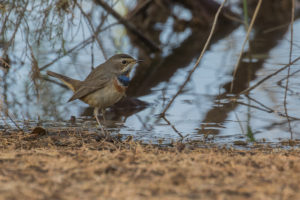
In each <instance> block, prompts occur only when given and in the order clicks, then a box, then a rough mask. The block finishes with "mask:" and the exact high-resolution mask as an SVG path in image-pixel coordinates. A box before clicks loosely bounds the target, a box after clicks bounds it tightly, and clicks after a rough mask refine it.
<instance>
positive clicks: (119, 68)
mask: <svg viewBox="0 0 300 200" xmlns="http://www.w3.org/2000/svg"><path fill="white" fill-rule="evenodd" d="M137 62H138V61H137V60H136V59H134V58H132V57H131V56H129V55H127V54H116V55H114V56H112V57H111V58H109V59H108V60H107V61H106V62H104V63H103V64H101V65H99V66H98V67H96V68H95V69H93V70H92V71H91V73H90V74H89V75H88V76H87V77H86V79H85V80H84V81H80V80H76V79H72V78H69V77H67V76H64V75H61V74H58V73H55V72H52V71H47V74H48V75H49V76H53V77H55V78H58V79H60V80H61V81H62V82H63V83H64V84H65V85H66V86H67V87H68V88H70V89H71V90H72V91H73V92H74V94H73V96H72V97H71V98H70V99H69V101H68V102H70V101H73V100H76V99H79V100H81V101H83V102H85V103H87V104H89V105H90V106H91V107H94V115H95V118H96V120H97V122H98V124H99V125H100V127H101V130H102V132H103V133H105V131H104V128H103V126H102V125H101V123H100V121H99V118H98V112H99V109H101V110H102V113H103V114H104V110H105V108H107V107H109V106H111V105H113V104H115V103H117V102H118V101H119V100H120V99H122V97H124V96H125V92H126V89H127V88H128V84H129V73H130V71H131V70H132V68H133V66H134V65H135V64H136V63H137ZM103 117H104V115H103Z"/></svg>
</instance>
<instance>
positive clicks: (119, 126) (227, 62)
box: [1, 2, 300, 144]
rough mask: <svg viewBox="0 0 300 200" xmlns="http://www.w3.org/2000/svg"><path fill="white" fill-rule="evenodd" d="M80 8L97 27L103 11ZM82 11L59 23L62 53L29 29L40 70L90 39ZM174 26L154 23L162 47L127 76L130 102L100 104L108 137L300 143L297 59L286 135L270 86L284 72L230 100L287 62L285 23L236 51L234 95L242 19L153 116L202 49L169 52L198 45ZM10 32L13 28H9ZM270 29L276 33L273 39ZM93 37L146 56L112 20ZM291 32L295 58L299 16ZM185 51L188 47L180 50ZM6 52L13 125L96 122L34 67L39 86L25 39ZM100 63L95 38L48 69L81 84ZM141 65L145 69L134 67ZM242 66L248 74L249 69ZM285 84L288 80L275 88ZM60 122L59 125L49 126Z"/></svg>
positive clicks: (185, 14)
mask: <svg viewBox="0 0 300 200" xmlns="http://www.w3.org/2000/svg"><path fill="white" fill-rule="evenodd" d="M125 5H127V6H129V8H132V7H134V5H135V4H134V3H128V2H127V4H125ZM82 7H83V9H85V10H87V11H90V10H92V12H93V15H92V16H93V22H94V25H95V26H96V25H98V24H99V22H97V20H96V19H97V17H99V14H97V12H99V13H101V12H103V10H102V9H101V8H100V7H99V6H98V7H92V3H85V4H84V5H82ZM124 8H125V7H124V5H122V4H120V5H119V4H118V5H117V6H116V7H115V9H116V10H117V11H118V12H120V13H122V12H125V10H124ZM175 11H176V12H179V11H180V12H181V13H182V14H181V15H178V16H179V17H181V18H184V19H189V17H190V15H191V14H190V13H189V11H188V10H187V9H183V8H182V7H181V6H178V7H175V8H174V12H175ZM33 16H34V14H33ZM80 16H81V15H80V10H79V9H75V10H74V12H73V22H72V23H70V21H69V19H68V20H65V21H64V32H63V37H64V44H63V47H64V48H65V49H62V42H61V40H60V38H56V37H53V40H47V39H44V40H41V41H40V45H39V46H37V45H36V40H35V38H34V34H32V33H30V34H29V40H30V41H31V42H30V43H31V44H32V52H33V54H34V55H35V59H36V60H37V63H38V66H39V67H40V68H43V66H45V65H47V63H50V62H52V60H53V59H56V58H57V57H58V56H60V55H62V54H63V53H65V52H67V51H68V50H69V49H71V48H73V47H74V46H76V45H77V44H79V43H81V42H82V41H84V40H86V39H87V38H89V36H90V35H91V31H90V28H89V27H88V25H87V23H82V22H84V20H83V19H82V18H80ZM36 20H38V19H36ZM114 22H115V20H114V19H113V18H112V17H108V20H107V21H106V22H105V23H104V27H105V26H108V25H109V24H112V23H114ZM28 23H29V27H33V26H34V24H35V23H37V22H36V21H34V20H32V21H29V22H28ZM282 23H283V22H282ZM173 24H174V19H172V17H169V18H168V20H167V21H166V22H165V23H161V22H160V23H157V24H156V28H157V29H161V33H160V36H159V39H160V43H161V48H162V52H161V53H160V54H159V56H157V55H152V58H153V60H150V61H149V60H147V59H146V60H147V61H146V62H145V63H142V64H141V65H139V66H137V67H136V70H135V71H134V72H133V73H132V74H131V78H132V84H131V85H130V90H129V91H128V96H127V98H126V99H125V100H124V101H122V102H121V103H119V104H118V106H114V107H113V108H111V109H108V110H107V113H106V119H107V120H106V122H103V123H105V126H106V127H107V128H108V129H109V130H110V131H111V132H112V133H121V134H124V135H126V136H127V135H133V136H134V138H136V139H138V140H143V141H152V142H158V141H160V140H161V139H164V142H166V143H168V142H170V141H171V140H178V139H182V137H181V136H183V137H184V139H185V140H203V141H207V142H213V143H218V144H234V142H235V141H250V142H266V143H277V142H281V141H286V140H289V139H294V140H300V132H299V130H300V121H299V119H300V115H299V113H300V107H299V103H300V102H299V101H300V98H299V94H300V93H299V91H300V90H299V89H300V77H299V76H300V73H298V66H299V62H298V63H296V64H295V65H293V66H292V67H291V71H290V74H292V76H291V77H290V79H289V91H288V93H287V94H288V97H287V101H288V104H287V110H288V115H289V116H291V117H293V118H291V120H290V125H291V127H292V133H291V132H290V130H289V126H288V121H287V118H286V117H284V115H285V111H284V106H283V105H284V104H283V101H284V91H285V88H284V86H280V85H278V84H277V82H278V81H279V80H281V79H284V78H285V77H286V74H287V70H285V71H283V72H281V73H280V74H278V75H276V76H274V77H273V78H271V79H269V80H268V81H266V82H264V83H263V84H261V85H260V86H259V87H258V88H256V89H254V90H252V91H251V93H250V94H249V96H250V98H248V97H246V96H244V95H242V96H240V97H239V98H238V99H237V100H236V101H232V100H230V98H231V97H232V96H233V94H237V93H239V92H241V91H242V90H244V89H246V88H247V84H249V85H250V86H252V85H254V84H255V83H257V82H258V81H259V80H261V79H262V78H264V77H265V76H267V75H269V74H271V73H272V72H274V71H276V70H278V69H279V68H281V67H283V66H284V65H285V64H287V63H288V61H289V49H290V29H289V26H288V25H286V26H285V27H284V30H282V28H281V29H280V28H279V30H278V29H275V30H271V29H270V28H268V27H265V30H264V31H265V32H264V31H261V32H260V33H253V34H251V37H250V40H251V42H250V44H251V52H250V51H249V44H248V45H247V46H246V48H245V50H244V51H245V52H247V53H249V52H250V53H251V54H250V53H249V54H250V55H251V56H249V57H247V56H243V59H242V61H241V65H240V68H243V69H246V70H244V71H242V70H240V71H241V73H238V77H237V78H236V79H238V80H237V81H236V82H235V84H236V85H235V90H234V91H233V92H232V93H230V92H229V90H228V84H229V83H230V82H231V81H232V72H233V70H234V66H235V64H236V62H237V59H238V55H239V52H240V50H241V46H242V43H243V41H244V38H245V35H246V31H245V28H244V26H243V25H239V26H238V27H237V28H234V29H233V30H232V31H231V32H230V33H228V34H227V35H226V36H223V37H222V38H221V39H219V38H215V39H214V40H213V41H212V43H211V45H210V46H209V49H208V50H207V51H206V53H205V54H204V57H203V59H202V61H201V63H200V65H199V66H198V68H197V70H196V71H195V72H194V74H193V75H192V78H191V80H190V81H189V82H188V84H187V85H186V87H185V88H184V90H183V92H182V93H181V94H180V95H179V96H178V97H177V98H176V99H175V101H174V103H173V104H172V106H171V107H170V109H169V110H168V111H167V113H166V116H165V118H160V117H159V114H160V113H161V112H162V111H163V109H164V108H165V106H166V105H167V103H168V102H169V101H170V100H171V99H172V97H173V96H174V94H175V93H176V92H177V91H178V88H179V87H180V86H181V85H182V84H183V82H184V81H185V79H186V77H187V75H188V73H189V72H190V70H191V69H192V68H193V65H194V64H195V62H196V59H197V57H198V56H199V54H200V51H201V49H202V48H200V47H199V48H198V50H197V51H196V52H194V54H189V56H190V57H191V59H187V60H188V61H186V55H184V54H182V59H181V58H180V56H179V57H178V55H181V54H176V56H175V57H172V55H175V53H176V51H179V50H183V51H184V50H185V49H184V48H192V47H190V46H189V45H188V42H190V41H192V42H193V43H197V42H199V41H198V40H194V41H193V40H192V39H193V37H194V36H193V34H194V31H193V30H191V29H186V30H185V31H183V32H181V33H175V32H174V31H173V28H172V25H173ZM281 25H282V24H281ZM273 26H274V27H276V26H277V25H273ZM278 26H279V25H278ZM271 27H272V26H271ZM260 28H261V27H260ZM22 30H23V29H22ZM53 31H54V30H53ZM76 31H77V32H76ZM256 31H257V30H256ZM268 31H273V34H271V35H272V36H274V38H272V37H270V36H269V35H268V34H270V33H269V32H268ZM9 33H10V34H12V33H13V30H11V31H10V32H9ZM75 33H76V34H75ZM8 35H9V34H8ZM277 35H280V37H279V36H278V37H276V36H277ZM99 38H100V40H101V42H102V45H103V47H104V50H105V54H106V55H107V56H108V57H110V56H112V55H113V54H115V53H117V52H123V53H128V54H130V55H132V56H134V57H136V58H139V59H143V57H142V55H143V54H142V52H141V49H140V48H137V47H136V46H134V45H132V43H131V36H129V35H128V34H127V32H126V31H125V29H124V27H123V26H121V25H116V26H112V27H111V28H109V29H107V30H106V31H104V32H101V33H100V36H99ZM293 38H294V45H293V55H292V60H293V59H295V58H296V57H297V56H299V55H300V48H299V45H300V41H299V38H300V20H299V19H297V18H296V21H295V23H294V32H293ZM185 43H187V44H185ZM184 45H186V46H184ZM199 45H200V44H199ZM189 50H190V49H186V51H187V52H188V51H189ZM2 51H3V50H2ZM62 52H63V53H62ZM8 55H9V57H10V59H11V61H12V62H11V66H12V67H11V69H10V70H9V71H8V73H7V74H5V73H3V72H1V74H2V77H1V79H2V82H1V88H2V89H1V92H2V94H1V95H2V98H3V105H4V107H6V108H7V110H8V112H9V114H10V116H11V117H12V119H13V120H14V121H15V122H16V123H17V124H18V125H19V126H20V127H27V126H26V124H27V125H28V122H30V123H29V124H30V125H32V126H36V125H42V126H45V127H50V126H59V124H61V126H62V127H65V126H67V127H69V126H75V127H84V128H87V129H90V130H96V123H95V121H94V120H93V117H92V115H91V114H92V112H91V110H90V109H87V105H86V104H84V103H82V102H80V101H78V100H76V101H74V102H70V103H67V100H68V99H69V98H70V96H71V95H72V92H71V91H69V90H67V89H65V88H63V87H61V86H60V85H57V84H56V83H52V82H49V81H48V78H47V77H46V75H45V74H46V69H45V70H42V71H41V72H40V73H41V74H42V75H43V78H45V79H39V80H37V82H36V83H34V82H33V81H32V79H31V75H32V62H31V60H32V56H31V53H30V50H28V46H26V42H25V40H24V30H23V31H18V32H17V33H16V39H15V43H14V47H13V48H11V49H9V50H8ZM157 57H159V58H160V59H159V60H158V59H157ZM183 57H184V58H183ZM157 60H158V61H159V62H157ZM181 60H182V63H180V61H181ZM104 61H105V58H104V56H103V52H102V51H101V49H100V47H99V46H98V44H97V42H96V41H94V42H92V43H90V44H88V45H86V46H85V47H83V48H78V49H76V50H75V51H74V52H71V53H68V54H67V55H66V56H64V57H62V58H61V59H59V60H57V61H55V62H54V63H53V64H52V65H50V66H49V67H47V70H51V71H55V72H58V73H62V74H65V75H67V76H70V77H72V78H77V79H80V80H82V79H84V78H85V77H86V76H87V74H88V73H89V72H90V70H91V66H97V65H98V64H100V63H102V62H104ZM173 66H174V67H173ZM143 69H145V71H147V72H145V71H144V73H141V71H142V72H143ZM149 69H150V70H149ZM249 71H250V73H246V72H249ZM251 72H253V74H251ZM51 80H53V79H51ZM245 80H246V81H245ZM284 81H285V80H284ZM284 84H285V82H283V84H282V85H284ZM245 85H246V86H245ZM71 116H75V117H76V118H77V120H76V124H73V125H71V124H70V122H69V119H70V118H71ZM86 116H87V117H86ZM24 122H26V123H24ZM57 123H58V125H55V124H57ZM1 124H2V125H3V126H2V128H7V127H8V126H11V127H14V124H13V123H12V122H11V120H10V119H9V118H8V117H7V116H5V115H4V114H2V122H1Z"/></svg>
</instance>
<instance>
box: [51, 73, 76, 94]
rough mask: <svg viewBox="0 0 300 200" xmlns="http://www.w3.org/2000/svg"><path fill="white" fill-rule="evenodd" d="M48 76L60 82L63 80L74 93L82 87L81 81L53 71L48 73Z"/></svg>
mask: <svg viewBox="0 0 300 200" xmlns="http://www.w3.org/2000/svg"><path fill="white" fill-rule="evenodd" d="M47 74H48V75H49V76H53V77H55V78H58V79H59V80H61V81H62V82H63V83H64V84H65V85H66V86H68V88H70V89H71V90H72V91H73V92H75V91H76V90H77V89H78V88H79V87H80V84H81V81H79V80H76V79H72V78H70V77H67V76H64V75H61V74H58V73H55V72H52V71H47Z"/></svg>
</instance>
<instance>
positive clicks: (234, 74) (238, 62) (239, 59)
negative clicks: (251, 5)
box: [230, 0, 262, 92]
mask: <svg viewBox="0 0 300 200" xmlns="http://www.w3.org/2000/svg"><path fill="white" fill-rule="evenodd" d="M261 3H262V0H259V2H258V3H257V6H256V8H255V11H254V14H253V17H252V20H251V23H250V25H249V28H248V30H247V34H246V37H245V40H244V42H243V45H242V49H241V51H240V54H239V57H238V60H237V62H236V65H235V67H234V71H233V76H232V77H233V79H234V78H235V76H236V72H237V70H238V68H239V64H240V62H241V58H242V54H243V52H244V48H245V45H246V43H247V41H248V40H249V35H250V32H251V30H252V27H253V24H254V22H255V20H256V17H257V14H258V11H259V9H260V6H261ZM233 82H234V81H233V80H232V82H231V86H230V91H231V92H232V90H233Z"/></svg>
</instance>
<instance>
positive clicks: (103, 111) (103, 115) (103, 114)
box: [101, 109, 106, 121]
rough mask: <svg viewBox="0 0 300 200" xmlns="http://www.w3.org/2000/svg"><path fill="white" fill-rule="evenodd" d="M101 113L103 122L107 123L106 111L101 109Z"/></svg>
mask: <svg viewBox="0 0 300 200" xmlns="http://www.w3.org/2000/svg"><path fill="white" fill-rule="evenodd" d="M101 112H102V117H103V120H104V121H106V119H105V110H104V109H101Z"/></svg>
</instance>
